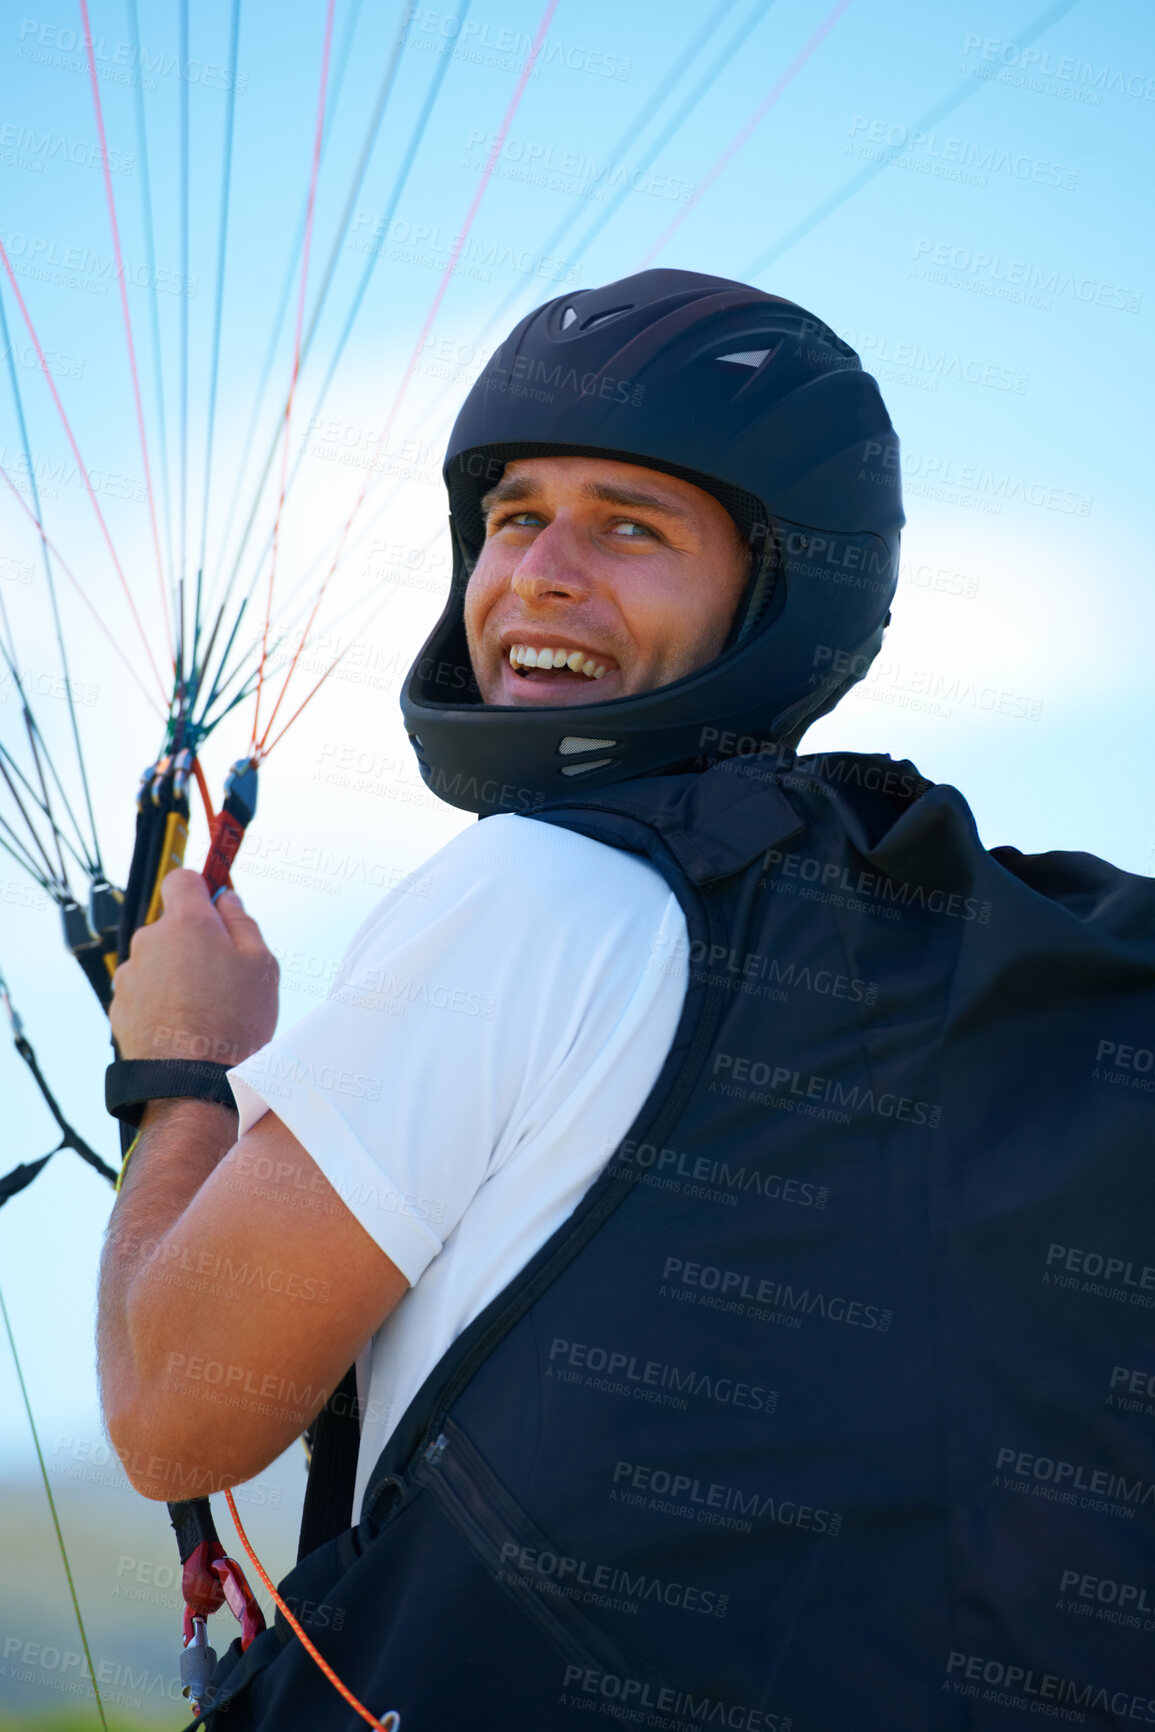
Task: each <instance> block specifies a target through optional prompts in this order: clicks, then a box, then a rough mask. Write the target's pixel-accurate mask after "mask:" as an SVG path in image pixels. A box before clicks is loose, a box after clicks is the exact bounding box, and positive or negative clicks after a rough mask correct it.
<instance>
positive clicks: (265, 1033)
mask: <svg viewBox="0 0 1155 1732" xmlns="http://www.w3.org/2000/svg"><path fill="white" fill-rule="evenodd" d="M161 897H162V901H163V904H164V913H163V914H162V915H161V917H160V919H159V920H157V921H155V922H154V923H153V925H151V926H142V927H141V928H140V929H139V931H137V932H136V933H134V935H133V940H132V946H131V949H130V951H129V956H128V961H127V962H124V963H122V964H121V966H120V967H119V968H118V969H117V971H116V975H115V978H114V980H113V993H114V996H113V1001H112V1011H111V1015H110V1021H111V1023H112V1032H113V1035H114V1036H115V1038H116V1043H117V1046H118V1048H119V1049H120V1056H121V1057H122V1058H126V1059H160V1058H195V1059H210V1060H213V1061H215V1062H216V1063H218V1064H229V1065H232V1064H240V1062H241V1060H242V1059H245V1058H248V1056H249V1054H250V1053H253V1052H256V1051H257V1049H258V1048H259V1047H262V1046H264V1045H265V1043H266V1041H268V1040H269V1039H270V1038H271V1037H272V1033H273V1030H274V1029H275V1028H276V1026H277V981H278V979H279V976H280V970H279V968H278V966H277V960H276V957H275V956H274V955H273V954H272V952H271V951H270V950H269V948H268V946H267V945H266V944H265V941H264V939H263V938H262V937H261V933H260V928H259V927H258V925H257V923H256V921H255V920H253V919H251V918H250V917H249V915H247V914H246V913H245V910H244V906H243V904H242V902H241V899H240V897H239V896H238V895H237V894H236V892H235V891H234V890H226V891H224V892H223V893H222V895H221V896H220V897H218V899H217V901H216V903H215V904H214V903H213V902H212V901H211V900H210V898H209V891H208V886H207V885H206V883H205V881H204V879H203V878H202V877H201V875H200V873H199V872H190V871H187V870H184V871H179V872H170V873H169V874H168V876H167V877H166V878H165V880H164V883H163V885H162V889H161Z"/></svg>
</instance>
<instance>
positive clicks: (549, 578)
mask: <svg viewBox="0 0 1155 1732" xmlns="http://www.w3.org/2000/svg"><path fill="white" fill-rule="evenodd" d="M510 587H511V588H512V589H513V590H514V591H515V593H516V594H517V595H519V596H521V598H522V600H523V601H541V600H544V599H545V598H546V597H548V596H559V597H564V598H566V599H568V600H570V601H580V600H582V599H584V597H586V596H587V595H588V594H589V593H590V587H591V586H590V579H589V576H588V573H587V572H586V571H584V570H583V569H582V564H581V559H580V547H579V544H578V537H577V535H576V534H575V532H574V530H573V529H572V527H571V526H570V525H569V523H568V522H567V521H566V518H565V515H564V513H559V514H558V516H557V517H555V518H554V519H553V521H552V522H551V523H547V524H546V525H545V527H544V529H539V530H538V532H537V534H536V535H535V536H534V538H533V540H532V542H531V543H530V545H529V546H528V547H527V548H526V550H525V552H524V554H523V555H522V557H521V559H520V560H519V561H518V564H517V566H516V567H515V569H514V572H513V575H512V577H511V578H510Z"/></svg>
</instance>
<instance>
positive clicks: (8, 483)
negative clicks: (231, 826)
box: [0, 463, 164, 721]
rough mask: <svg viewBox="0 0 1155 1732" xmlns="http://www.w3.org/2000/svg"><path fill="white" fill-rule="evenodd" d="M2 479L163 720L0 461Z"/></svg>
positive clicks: (136, 674)
mask: <svg viewBox="0 0 1155 1732" xmlns="http://www.w3.org/2000/svg"><path fill="white" fill-rule="evenodd" d="M0 481H3V482H4V485H5V486H6V487H7V488H9V490H10V491H11V494H12V497H13V499H15V501H16V503H17V505H18V506H19V507H20V509H21V511H23V512H24V514H25V516H26V517H30V518H31V519H32V521H33V523H34V524H35V525H36V533H37V534H38V535H39V537H40V539H41V541H42V542H43V543H44V545H45V547H47V548H48V550H49V552H50V553H51V555H52V557H53V559H54V560H55V561H56V563H57V565H58V566H59V567H60V569H61V571H62V572H63V573H64V575H65V577H66V578H67V579H68V581H69V582H70V583H71V584H72V586H73V588H74V589H75V590H76V593H77V594H78V595H79V597H80V599H81V601H82V602H83V603H84V605H85V607H86V608H87V609H88V611H89V613H90V614H91V615H92V617H93V619H94V620H95V621H96V623H97V625H98V626H99V627H100V629H101V631H102V632H103V633H104V635H105V637H106V638H107V639H108V641H109V643H110V644H111V645H112V647H113V649H114V650H115V651H116V653H117V655H118V656H119V657H120V659H121V661H122V662H123V663H124V665H125V667H126V668H127V669H128V671H129V673H130V674H131V675H132V677H133V679H134V680H135V681H136V683H137V685H138V686H140V690H141V693H142V694H143V696H144V700H145V702H146V703H147V704H148V705H149V707H150V708H151V709H154V710H156V713H157V715H158V716H160V718H161V720H162V721H163V720H164V711H163V710H162V709H160V708H159V707H158V705H157V702H156V699H155V698H153V697H151V696H150V695H149V693H148V692H147V691H145V688H144V686H143V685H142V684H141V680H140V675H139V674H138V673H137V671H136V669H135V668H134V667H133V665H132V663H131V662H130V661H129V659H128V657H127V656H126V655H125V653H124V651H123V650H122V649H121V647H120V645H119V644H118V643H117V641H116V639H115V638H114V637H113V635H112V633H111V632H110V631H109V629H108V627H107V626H106V625H105V623H104V621H103V620H102V619H101V617H100V615H99V614H98V613H97V611H96V609H95V608H94V607H93V605H92V603H91V601H89V599H88V597H87V596H86V595H85V593H84V587H83V585H82V584H81V582H80V579H79V578H78V577H77V576H76V575H75V573H74V572H73V571H72V569H71V567H70V566H69V565H68V564H67V562H66V561H65V559H64V556H63V555H62V553H61V552H60V549H59V548H58V547H57V546H56V544H55V543H54V542H53V541H52V539H51V538H50V537H49V536H48V535H46V534H45V532H44V525H43V524H42V523H41V521H40V519H39V518H38V517H37V515H36V513H35V512H34V511H33V509H32V507H31V506H30V505H29V504H28V502H27V500H24V499H21V497H20V490H19V488H18V487H17V486H16V483H15V482H14V481H13V480H12V477H11V476H10V475H9V473H8V471H7V470H6V469H5V467H4V465H3V464H2V463H0Z"/></svg>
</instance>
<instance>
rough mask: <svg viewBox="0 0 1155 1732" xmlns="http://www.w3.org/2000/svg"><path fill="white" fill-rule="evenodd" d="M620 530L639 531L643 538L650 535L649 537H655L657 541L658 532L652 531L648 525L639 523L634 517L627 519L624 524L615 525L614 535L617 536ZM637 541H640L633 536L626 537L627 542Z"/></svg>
mask: <svg viewBox="0 0 1155 1732" xmlns="http://www.w3.org/2000/svg"><path fill="white" fill-rule="evenodd" d="M620 530H637V531H638V532H639V534H640V535H641V536H643V537H644V536H647V535H649V536H653V537H654V539H655V540H656V539H657V531H656V530H653V529H651V528H650V526H649V524H648V523H639V522H638V521H637V519H636V518H633V517H629V518H626V520H625V521H624V522H622V523H617V524H615V525H614V534H615V535H617V534H618V532H619V531H620ZM637 539H638V536H637V535H632V534H631V535H626V537H625V540H627V541H636V540H637Z"/></svg>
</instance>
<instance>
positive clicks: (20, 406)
mask: <svg viewBox="0 0 1155 1732" xmlns="http://www.w3.org/2000/svg"><path fill="white" fill-rule="evenodd" d="M0 336H2V337H3V340H4V357H5V359H6V361H7V362H8V378H9V380H10V382H11V385H12V396H13V398H14V399H15V403H16V419H17V421H18V422H19V423H20V443H21V445H22V446H23V448H24V463H25V466H26V468H27V470H28V486H29V489H30V491H31V493H32V503H33V505H34V506H35V508H36V526H37V528H38V529H39V531H40V551H41V553H42V554H43V555H44V575H45V576H46V578H47V579H48V595H49V599H50V601H51V603H52V620H53V624H54V625H55V627H56V647H57V649H58V650H59V651H60V665H61V667H62V668H63V670H64V690H65V695H66V696H67V698H68V716H69V720H70V722H71V724H72V739H73V742H74V744H75V746H76V761H77V764H78V765H79V767H80V784H81V787H82V788H83V789H84V800H85V804H86V806H87V807H88V822H89V825H90V826H91V829H92V851H91V853H90V852H89V848H88V843H87V840H86V838H85V837H84V835H83V833H82V831H81V828H80V825H79V824H77V822H76V817H75V815H74V813H73V811H72V807H71V805H70V804H69V802H68V800H67V798H65V797H64V791H63V789H62V788H61V786H60V777H59V775H58V774H57V771H56V766H55V765H54V764H53V765H52V775H53V779H54V780H55V782H56V786H57V789H58V790H59V791H60V793H61V797H62V799H63V800H64V808H65V810H66V812H67V813H68V816H69V817H70V818H71V819H72V823H73V825H74V826H75V829H76V834H77V838H78V839H79V841H80V845H81V847H82V848H83V850H84V854H85V861H86V870H87V871H88V873H89V874H90V876H101V877H103V871H102V869H101V863H100V843H99V840H98V839H97V834H96V814H95V813H94V812H93V809H92V794H91V791H90V790H89V786H88V772H87V770H86V769H85V766H84V753H83V751H82V750H81V746H80V729H79V728H78V726H77V723H76V705H75V703H74V701H73V697H72V675H71V673H70V671H69V667H68V656H67V653H66V651H65V648H64V633H63V631H62V630H61V626H60V608H59V605H58V603H57V600H56V584H55V582H54V580H53V576H52V561H51V559H50V558H49V557H48V542H47V540H46V539H45V536H44V513H43V510H42V508H41V505H40V489H39V488H38V487H37V485H36V470H35V466H34V463H33V458H32V447H31V444H30V442H29V439H28V423H27V422H26V421H25V419H24V399H23V397H22V396H21V394H20V382H19V380H18V378H17V376H16V362H15V357H14V354H13V347H12V337H11V334H10V332H9V329H8V316H7V314H6V313H5V311H4V298H3V296H2V295H0ZM5 623H6V624H7V615H5ZM9 635H11V631H10V628H9ZM12 648H13V650H15V648H16V645H15V643H13V644H12ZM5 659H7V657H5ZM13 674H14V675H15V669H13ZM16 685H17V688H18V689H19V691H20V697H21V701H22V702H23V704H24V709H25V711H26V713H27V714H28V715H29V716H31V711H30V710H29V708H28V700H27V698H26V697H25V695H24V690H23V687H22V686H21V683H20V680H19V678H18V677H17V678H16ZM33 726H34V727H35V726H36V724H35V722H33ZM36 732H37V734H40V729H39V728H38V727H37V728H36ZM41 738H43V736H41ZM45 753H46V754H47V747H45ZM51 762H52V760H51V758H49V763H50V764H51ZM49 822H50V823H51V825H52V828H53V830H56V829H57V825H56V821H55V819H54V818H52V817H51V815H49ZM58 846H59V845H58ZM62 870H63V863H62Z"/></svg>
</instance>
